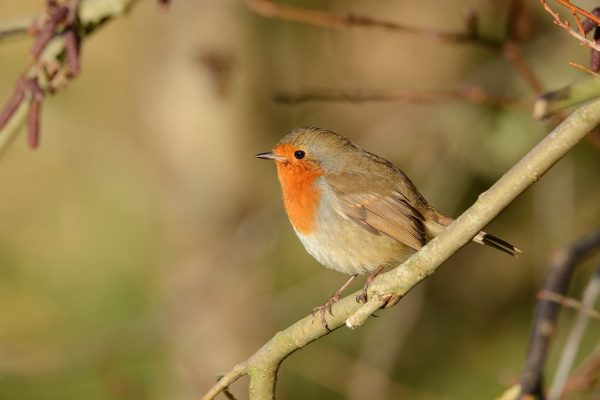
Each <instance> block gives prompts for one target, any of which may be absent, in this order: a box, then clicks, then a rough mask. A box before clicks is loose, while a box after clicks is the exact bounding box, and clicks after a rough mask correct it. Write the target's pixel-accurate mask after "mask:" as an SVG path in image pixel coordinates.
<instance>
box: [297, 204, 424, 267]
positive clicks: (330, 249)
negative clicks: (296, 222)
mask: <svg viewBox="0 0 600 400" xmlns="http://www.w3.org/2000/svg"><path fill="white" fill-rule="evenodd" d="M326 221H327V222H326ZM318 226H319V229H317V230H315V231H314V232H312V233H310V234H304V233H301V232H299V231H298V230H296V228H294V230H295V231H296V234H297V235H298V238H300V241H301V242H302V244H303V245H304V247H305V248H306V250H307V251H308V253H310V255H312V256H313V257H314V258H315V259H317V261H319V262H320V263H321V264H323V265H324V266H325V267H327V268H330V269H333V270H336V271H340V272H343V273H346V274H364V273H368V272H371V271H373V270H375V269H377V268H378V267H379V266H382V265H383V266H388V267H395V266H396V265H399V264H400V263H401V262H403V261H404V260H406V259H407V258H408V257H409V256H410V255H411V254H412V253H414V251H413V250H412V249H410V248H409V247H407V246H405V245H403V244H401V243H399V242H398V241H396V240H394V239H392V238H390V237H389V236H386V235H383V234H382V235H375V234H373V233H371V232H369V231H367V230H366V229H364V228H362V227H361V226H359V225H358V224H357V223H355V222H353V221H350V220H347V219H345V218H343V217H341V216H340V215H339V214H335V213H331V214H330V215H328V217H327V218H321V219H320V220H319V221H318Z"/></svg>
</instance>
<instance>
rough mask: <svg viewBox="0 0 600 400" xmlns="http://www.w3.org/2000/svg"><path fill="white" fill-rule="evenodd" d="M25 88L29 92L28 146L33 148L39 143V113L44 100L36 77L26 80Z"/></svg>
mask: <svg viewBox="0 0 600 400" xmlns="http://www.w3.org/2000/svg"><path fill="white" fill-rule="evenodd" d="M27 89H28V90H29V92H30V93H31V96H30V100H29V113H28V115H27V126H28V132H29V135H28V142H29V147H31V148H32V149H35V148H37V147H38V145H39V143H40V113H41V108H42V100H44V92H43V91H42V89H41V88H40V85H39V84H38V81H37V78H36V77H34V78H31V79H29V80H28V81H27Z"/></svg>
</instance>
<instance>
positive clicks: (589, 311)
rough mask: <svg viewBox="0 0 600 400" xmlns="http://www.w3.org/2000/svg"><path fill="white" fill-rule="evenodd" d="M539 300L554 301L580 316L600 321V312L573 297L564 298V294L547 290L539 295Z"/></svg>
mask: <svg viewBox="0 0 600 400" xmlns="http://www.w3.org/2000/svg"><path fill="white" fill-rule="evenodd" d="M590 283H592V282H590ZM584 297H585V296H584ZM537 298H538V300H548V301H552V302H554V303H556V304H560V305H561V306H562V307H564V308H570V309H572V310H576V311H579V313H580V314H583V315H585V316H586V317H587V318H592V319H597V320H600V311H598V310H596V309H595V308H593V307H592V306H590V305H588V304H587V303H585V302H581V301H579V300H577V299H574V298H572V297H569V296H564V295H562V294H558V293H554V292H550V291H547V290H542V291H541V292H539V293H538V296H537Z"/></svg>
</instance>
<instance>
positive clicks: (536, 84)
mask: <svg viewBox="0 0 600 400" xmlns="http://www.w3.org/2000/svg"><path fill="white" fill-rule="evenodd" d="M502 54H503V55H504V57H505V58H506V59H507V60H508V61H510V63H511V64H512V65H513V67H514V68H515V69H516V70H517V71H518V72H519V74H520V75H521V76H522V77H523V79H525V81H526V82H527V83H528V84H529V87H531V90H533V92H534V93H535V94H537V95H539V94H542V93H543V91H544V86H543V85H542V82H541V81H540V79H539V77H538V76H537V74H536V73H535V72H534V71H533V69H531V67H530V66H529V64H528V63H527V62H526V61H525V57H523V54H522V52H521V49H520V47H519V46H518V45H517V44H516V43H515V42H513V41H508V42H507V43H506V44H505V45H504V47H503V51H502Z"/></svg>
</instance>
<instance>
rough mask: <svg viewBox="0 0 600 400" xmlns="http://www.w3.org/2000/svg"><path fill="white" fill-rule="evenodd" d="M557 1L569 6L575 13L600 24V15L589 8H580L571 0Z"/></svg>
mask: <svg viewBox="0 0 600 400" xmlns="http://www.w3.org/2000/svg"><path fill="white" fill-rule="evenodd" d="M556 2H557V3H560V4H562V5H563V6H565V7H567V8H568V9H569V10H570V11H571V13H572V14H574V15H577V14H579V15H582V16H584V17H586V18H588V19H590V20H592V21H594V22H596V24H600V17H598V15H595V14H594V13H591V12H589V11H587V10H584V9H583V8H579V7H577V6H576V5H574V4H571V2H570V1H569V0H556Z"/></svg>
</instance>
